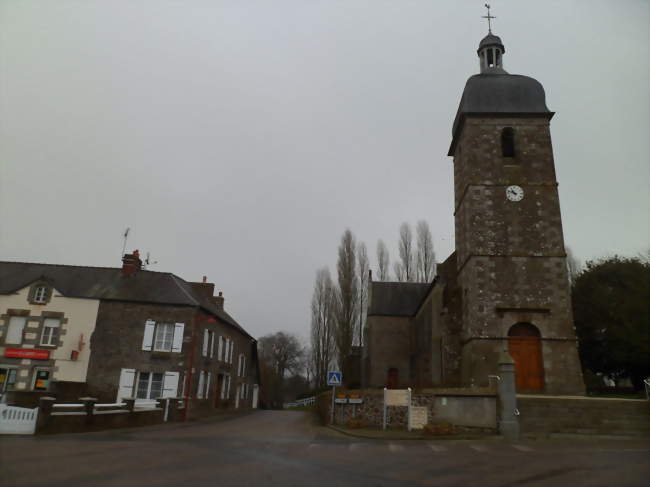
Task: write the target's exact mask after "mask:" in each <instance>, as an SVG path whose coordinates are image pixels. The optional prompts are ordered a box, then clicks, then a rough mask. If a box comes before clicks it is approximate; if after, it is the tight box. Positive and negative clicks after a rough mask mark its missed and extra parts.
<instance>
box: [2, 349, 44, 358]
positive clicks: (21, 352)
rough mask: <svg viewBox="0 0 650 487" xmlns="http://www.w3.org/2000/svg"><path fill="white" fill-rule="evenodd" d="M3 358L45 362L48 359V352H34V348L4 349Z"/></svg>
mask: <svg viewBox="0 0 650 487" xmlns="http://www.w3.org/2000/svg"><path fill="white" fill-rule="evenodd" d="M5 357H12V358H31V359H34V360H47V359H49V358H50V351H49V350H36V349H34V348H6V349H5Z"/></svg>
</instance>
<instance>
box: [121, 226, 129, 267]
mask: <svg viewBox="0 0 650 487" xmlns="http://www.w3.org/2000/svg"><path fill="white" fill-rule="evenodd" d="M130 231H131V227H126V230H124V235H122V237H124V245H122V255H120V259H121V258H122V257H124V252H125V251H126V239H127V238H129V232H130Z"/></svg>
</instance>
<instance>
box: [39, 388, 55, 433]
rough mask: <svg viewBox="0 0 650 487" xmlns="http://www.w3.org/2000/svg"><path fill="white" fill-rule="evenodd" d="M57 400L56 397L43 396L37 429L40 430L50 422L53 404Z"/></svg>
mask: <svg viewBox="0 0 650 487" xmlns="http://www.w3.org/2000/svg"><path fill="white" fill-rule="evenodd" d="M55 402H56V397H49V396H42V397H41V398H40V399H39V404H38V419H37V420H36V431H39V430H40V429H42V428H43V427H45V426H46V425H47V424H49V422H50V418H51V414H52V409H53V408H52V406H54V403H55Z"/></svg>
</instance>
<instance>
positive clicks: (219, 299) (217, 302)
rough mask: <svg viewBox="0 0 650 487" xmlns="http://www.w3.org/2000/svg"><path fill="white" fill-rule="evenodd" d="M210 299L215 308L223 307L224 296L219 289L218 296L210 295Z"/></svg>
mask: <svg viewBox="0 0 650 487" xmlns="http://www.w3.org/2000/svg"><path fill="white" fill-rule="evenodd" d="M210 301H212V302H213V303H214V305H215V306H216V307H217V308H219V309H221V310H222V309H223V301H224V298H223V293H222V292H221V291H219V296H212V297H211V298H210Z"/></svg>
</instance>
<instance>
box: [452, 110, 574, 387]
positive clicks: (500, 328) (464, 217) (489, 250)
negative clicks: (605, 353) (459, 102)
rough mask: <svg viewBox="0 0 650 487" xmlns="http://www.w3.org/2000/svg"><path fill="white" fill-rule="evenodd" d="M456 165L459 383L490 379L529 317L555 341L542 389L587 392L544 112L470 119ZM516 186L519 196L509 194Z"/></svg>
mask: <svg viewBox="0 0 650 487" xmlns="http://www.w3.org/2000/svg"><path fill="white" fill-rule="evenodd" d="M504 127H513V128H514V130H515V152H516V154H515V157H514V158H504V157H502V154H501V147H500V141H501V138H500V134H501V130H502V129H503V128H504ZM454 170H455V194H456V213H455V218H456V249H457V254H458V269H459V274H458V284H459V286H460V288H461V289H462V293H463V294H462V302H463V306H462V321H463V335H462V338H463V344H464V347H463V355H462V356H463V361H462V378H463V381H464V383H465V384H470V383H474V384H479V385H485V384H487V380H488V379H487V375H489V374H494V373H496V370H497V369H496V361H497V356H498V353H499V352H500V351H501V350H502V349H503V348H505V347H507V343H506V342H505V338H506V337H507V335H508V330H509V329H510V327H511V326H513V325H514V324H516V323H518V322H528V323H532V324H533V325H535V326H536V327H537V328H538V329H539V330H540V333H541V336H542V339H543V340H546V341H549V340H552V341H553V344H552V345H551V344H550V342H548V343H547V342H545V343H544V345H543V347H544V365H545V378H546V387H545V389H544V390H545V392H550V393H560V392H561V391H563V392H570V393H581V392H584V385H583V384H582V377H581V371H580V366H579V360H578V355H577V342H576V337H575V332H574V329H573V318H572V312H571V303H570V294H569V283H568V278H567V270H566V258H565V249H564V241H563V233H562V222H561V214H560V206H559V198H558V192H557V182H556V178H555V168H554V162H553V153H552V144H551V139H550V129H549V122H548V120H546V119H542V118H511V119H507V118H490V119H488V118H469V119H467V120H466V122H465V126H464V128H463V131H462V134H461V139H460V142H459V144H458V148H457V152H456V155H455V158H454ZM513 184H517V185H519V186H521V187H522V188H523V189H524V192H525V195H524V198H523V200H521V201H518V202H512V201H509V200H507V199H506V196H505V189H506V187H507V186H509V185H513ZM481 340H482V341H484V343H479V341H481ZM558 342H564V345H561V346H560V345H559V344H558ZM550 350H554V351H555V352H554V353H553V354H552V355H549V353H548V352H549V351H550ZM555 353H558V354H560V355H555Z"/></svg>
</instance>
